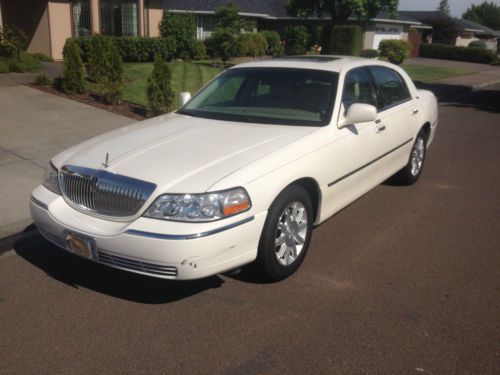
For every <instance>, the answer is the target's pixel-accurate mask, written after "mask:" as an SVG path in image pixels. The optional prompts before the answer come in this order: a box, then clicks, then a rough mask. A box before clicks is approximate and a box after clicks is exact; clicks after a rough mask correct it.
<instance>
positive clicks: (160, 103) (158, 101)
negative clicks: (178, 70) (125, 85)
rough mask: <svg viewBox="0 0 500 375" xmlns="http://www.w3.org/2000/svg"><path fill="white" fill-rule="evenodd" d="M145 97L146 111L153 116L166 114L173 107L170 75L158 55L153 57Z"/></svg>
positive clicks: (166, 65) (166, 66)
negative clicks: (146, 102) (151, 70)
mask: <svg viewBox="0 0 500 375" xmlns="http://www.w3.org/2000/svg"><path fill="white" fill-rule="evenodd" d="M146 95H147V101H148V110H149V112H151V113H152V114H153V115H160V114H162V113H166V112H168V111H170V110H171V109H172V107H173V103H174V90H173V88H172V73H171V72H170V68H169V67H168V64H167V63H166V62H165V61H164V60H163V59H162V58H161V56H159V55H157V56H156V57H155V61H154V65H153V72H152V73H151V76H150V77H149V78H148V82H147V86H146Z"/></svg>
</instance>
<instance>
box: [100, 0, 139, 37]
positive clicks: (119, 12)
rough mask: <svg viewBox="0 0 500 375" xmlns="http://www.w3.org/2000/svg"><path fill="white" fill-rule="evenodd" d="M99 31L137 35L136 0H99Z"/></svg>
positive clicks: (107, 33)
mask: <svg viewBox="0 0 500 375" xmlns="http://www.w3.org/2000/svg"><path fill="white" fill-rule="evenodd" d="M101 33H102V34H103V35H108V36H136V35H137V0H101Z"/></svg>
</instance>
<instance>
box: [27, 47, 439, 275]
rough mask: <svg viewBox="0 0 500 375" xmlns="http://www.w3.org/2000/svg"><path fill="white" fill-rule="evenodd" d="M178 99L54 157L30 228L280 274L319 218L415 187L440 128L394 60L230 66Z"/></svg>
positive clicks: (191, 264) (79, 246) (119, 252)
mask: <svg viewBox="0 0 500 375" xmlns="http://www.w3.org/2000/svg"><path fill="white" fill-rule="evenodd" d="M180 101H181V107H180V109H178V110H177V111H176V112H173V113H170V114H167V115H164V116H159V117H156V118H152V119H149V120H146V121H143V122H140V123H137V124H134V125H131V126H127V127H124V128H121V129H118V130H115V131H112V132H109V133H107V134H104V135H101V136H98V137H96V138H93V139H90V140H88V141H86V142H84V143H82V144H79V145H77V146H74V147H72V148H70V149H68V150H66V151H64V152H62V153H60V154H59V155H57V156H55V157H54V158H53V159H52V161H51V163H50V165H49V166H48V171H47V176H46V179H45V181H44V182H43V184H42V185H41V186H39V187H38V188H36V189H35V190H34V191H33V192H32V194H31V199H30V207H31V213H32V217H33V221H34V222H35V224H36V226H37V227H38V229H39V231H40V233H41V234H42V235H43V236H44V237H46V238H47V239H48V240H49V241H51V242H53V243H54V244H56V245H58V246H60V247H61V248H63V249H66V250H68V251H70V252H72V253H74V254H77V255H79V256H82V257H84V258H87V259H90V260H93V261H96V262H99V263H102V264H106V265H109V266H112V267H116V268H120V269H123V270H127V271H132V272H136V273H140V274H144V275H149V276H154V277H160V278H166V279H180V280H182V279H196V278H201V277H206V276H210V275H214V274H218V273H222V272H225V271H230V270H233V269H237V268H239V267H241V266H243V265H246V264H250V263H253V264H254V265H255V266H256V269H257V270H258V271H259V272H260V273H261V275H263V276H265V277H266V278H267V279H270V280H281V279H283V278H285V277H287V276H289V275H291V274H292V273H293V272H295V271H296V270H297V269H298V267H299V266H300V264H301V263H302V261H303V260H304V257H305V255H306V253H307V250H308V247H309V243H310V240H311V235H312V228H313V227H314V226H315V225H318V224H320V223H321V222H323V221H325V220H327V219H328V218H329V217H331V216H332V215H334V214H335V213H336V212H338V211H339V210H341V209H342V208H344V207H346V206H347V205H348V204H350V203H351V202H353V201H354V200H356V199H357V198H359V197H361V196H362V195H363V194H365V193H367V192H368V191H369V190H370V189H372V188H374V187H375V186H377V185H378V184H380V183H381V182H383V181H384V180H386V179H387V178H389V177H390V176H392V175H395V174H396V175H397V178H399V179H400V181H401V182H402V183H405V184H412V183H414V182H415V181H417V179H418V178H419V176H420V174H421V173H422V169H423V166H424V161H425V155H426V150H427V147H428V146H429V144H430V143H431V142H432V140H433V137H434V134H435V131H436V126H437V123H438V112H437V101H436V98H435V96H434V95H433V94H432V93H431V92H429V91H424V90H417V89H416V88H415V86H414V84H413V82H412V81H411V79H410V78H409V77H408V75H407V74H406V73H405V72H404V71H403V70H402V69H401V68H399V67H398V66H395V65H392V64H389V63H384V62H380V61H377V60H370V59H362V58H352V57H342V56H306V57H300V56H299V57H291V58H282V59H273V60H268V61H260V62H251V63H245V64H241V65H237V66H235V67H233V68H231V69H227V70H226V71H224V72H223V73H222V74H220V75H219V76H217V77H216V78H215V79H214V80H213V81H211V82H210V83H209V84H208V85H206V86H205V87H204V88H203V89H202V90H201V91H200V92H198V93H197V94H196V95H195V96H194V97H193V98H191V97H190V95H189V94H188V93H182V94H181V95H180Z"/></svg>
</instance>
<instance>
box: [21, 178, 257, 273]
mask: <svg viewBox="0 0 500 375" xmlns="http://www.w3.org/2000/svg"><path fill="white" fill-rule="evenodd" d="M30 209H31V216H32V218H33V222H34V223H35V225H36V226H37V227H38V229H39V231H40V233H41V234H42V235H43V236H44V237H45V238H47V239H48V240H49V241H51V242H53V243H54V244H56V245H58V246H59V247H61V248H63V249H67V245H66V235H67V234H68V233H72V234H76V235H79V236H82V237H84V238H89V239H91V240H92V242H93V245H94V246H93V252H92V253H93V258H92V259H91V260H93V261H96V262H99V263H102V264H106V265H108V266H112V267H115V268H120V269H123V270H127V271H131V272H135V273H139V274H144V275H149V276H154V277H160V278H166V279H179V280H187V279H197V278H202V277H206V276H211V275H215V274H218V273H221V272H224V271H228V270H231V269H234V268H237V267H240V266H242V265H244V264H247V263H250V262H252V261H253V260H255V258H256V256H257V247H258V243H259V238H260V234H261V232H262V228H263V226H264V221H265V218H266V214H267V212H263V213H260V214H257V215H255V216H251V214H249V213H245V214H247V215H248V216H244V214H243V215H241V216H242V217H232V218H228V219H226V220H221V221H216V222H212V223H178V222H168V221H163V220H155V219H148V218H143V217H141V218H138V219H136V220H134V221H133V222H131V223H123V222H113V221H108V220H103V219H100V218H96V217H93V216H89V215H86V214H83V213H81V212H79V211H76V210H75V209H73V208H71V207H70V206H69V205H68V204H67V203H66V202H65V201H64V199H63V198H62V197H61V196H59V195H57V194H54V193H52V192H51V191H49V190H47V189H46V188H44V187H43V186H39V187H38V188H36V189H35V190H34V191H33V193H32V196H31V200H30Z"/></svg>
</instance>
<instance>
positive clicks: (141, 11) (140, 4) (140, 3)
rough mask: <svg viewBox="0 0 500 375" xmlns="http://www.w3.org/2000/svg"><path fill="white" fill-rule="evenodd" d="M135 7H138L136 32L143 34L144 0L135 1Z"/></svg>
mask: <svg viewBox="0 0 500 375" xmlns="http://www.w3.org/2000/svg"><path fill="white" fill-rule="evenodd" d="M137 8H138V11H137V13H138V14H137V16H138V18H139V24H138V26H139V30H138V34H139V35H140V36H144V0H139V1H138V2H137Z"/></svg>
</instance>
